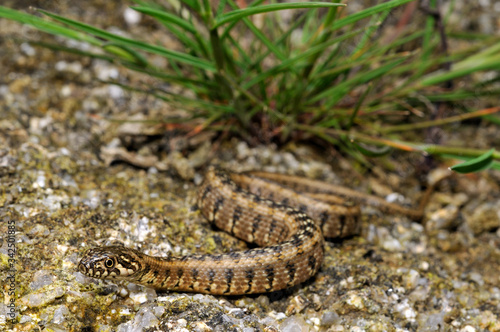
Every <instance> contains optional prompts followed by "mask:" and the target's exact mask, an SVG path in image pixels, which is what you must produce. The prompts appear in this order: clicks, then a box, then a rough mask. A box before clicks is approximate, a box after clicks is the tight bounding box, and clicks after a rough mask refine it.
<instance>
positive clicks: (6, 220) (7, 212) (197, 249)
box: [0, 1, 500, 332]
mask: <svg viewBox="0 0 500 332" xmlns="http://www.w3.org/2000/svg"><path fill="white" fill-rule="evenodd" d="M457 3H459V4H460V3H461V2H457ZM92 4H93V5H92V6H90V5H89V6H88V7H87V8H85V10H83V9H82V8H81V7H78V6H77V5H73V4H72V3H71V2H58V3H57V6H54V8H49V9H52V10H55V11H58V12H60V13H68V15H69V16H71V17H80V19H82V20H84V21H86V22H92V23H93V24H97V25H101V26H105V27H109V26H113V28H114V29H120V30H123V31H125V30H127V31H128V30H129V29H131V30H133V31H134V33H135V34H136V35H137V34H140V33H146V32H148V30H147V26H134V27H127V24H126V23H124V22H125V21H124V19H123V10H124V8H125V7H126V4H125V3H123V4H122V3H119V2H103V3H101V2H99V1H94V2H92ZM4 5H8V4H4ZM10 5H12V6H17V7H18V8H19V7H21V8H25V7H23V6H24V4H22V3H21V2H19V1H16V2H15V3H13V2H11V4H10ZM476 6H477V5H476ZM480 6H489V7H482V8H480V9H481V10H480V11H479V13H478V14H474V15H471V17H470V18H469V19H471V20H472V19H477V20H475V21H473V22H479V23H476V27H478V29H480V30H481V31H488V29H493V31H494V29H495V27H497V28H496V29H498V22H499V21H498V20H497V21H495V17H497V16H498V15H499V14H498V12H499V11H500V8H496V7H498V6H496V4H494V3H486V1H482V2H481V5H480ZM495 8H496V9H495ZM495 10H497V11H496V13H497V16H495V15H494V13H495ZM471 12H473V11H471ZM99 13H101V15H99ZM102 13H110V14H109V15H102ZM474 13H476V11H474ZM459 14H460V12H459ZM488 15H489V16H488ZM110 22H112V24H111V23H110ZM460 22H461V23H460V24H465V23H464V22H462V21H460ZM492 26H493V28H492ZM148 33H149V32H148ZM152 33H153V34H155V35H154V36H152V38H165V37H162V36H161V32H152ZM25 37H30V38H33V37H34V38H37V37H40V38H45V37H44V36H43V35H39V33H38V32H35V31H33V30H31V29H29V28H27V27H22V26H20V25H18V24H16V23H13V22H10V21H7V20H4V19H0V64H1V65H0V77H1V79H0V220H1V221H2V223H1V224H0V236H1V242H0V278H1V280H2V281H3V283H2V293H1V294H0V296H1V299H2V301H1V304H0V326H1V328H0V329H7V330H9V329H10V330H12V331H32V330H43V331H80V330H82V331H142V330H146V331H156V330H159V331H244V332H251V331H288V332H291V331H365V330H366V331H461V332H473V331H500V213H499V211H500V199H499V198H500V172H498V171H488V172H482V173H478V174H474V175H467V176H465V175H457V174H454V175H451V176H450V177H448V178H447V179H445V180H444V181H443V182H442V183H441V184H440V185H439V186H438V187H437V188H436V191H435V193H434V194H433V196H432V200H431V202H430V204H429V205H428V207H427V209H426V213H425V218H424V220H425V223H424V224H422V223H417V222H414V221H411V220H410V219H408V218H406V217H404V216H398V215H388V214H383V213H381V212H379V211H377V210H376V209H373V208H371V207H364V208H363V215H364V217H363V224H362V230H361V234H360V235H359V236H355V237H352V238H349V239H346V240H345V241H339V242H327V244H326V253H325V260H324V262H323V265H322V268H321V270H320V272H319V273H318V274H317V275H316V276H315V277H314V278H312V279H311V280H309V281H308V282H306V283H304V284H302V285H299V286H297V287H294V288H292V289H289V290H286V291H282V292H277V293H271V294H264V295H260V296H241V297H219V296H211V295H200V294H185V293H171V292H164V293H160V292H156V291H154V290H152V289H148V288H144V287H142V286H136V285H133V284H127V283H125V282H123V283H112V282H107V281H104V282H103V281H97V280H94V279H90V278H87V277H85V276H83V275H82V274H81V273H79V272H77V270H76V266H77V263H78V261H79V258H80V257H81V255H82V254H83V252H84V251H85V250H86V249H87V248H90V247H93V246H99V245H106V244H111V243H121V244H123V245H125V246H129V247H134V248H139V249H141V250H143V251H145V252H148V253H149V254H152V255H165V254H166V253H167V252H172V253H173V254H175V255H184V254H189V253H212V252H213V253H215V252H228V251H230V250H239V249H244V248H247V246H246V244H245V243H244V242H242V241H239V240H237V239H234V238H233V237H231V236H230V235H228V234H225V233H223V232H219V231H217V230H216V229H214V228H212V227H211V226H210V225H209V224H208V223H207V222H206V221H205V220H204V219H203V217H202V216H201V215H200V214H199V212H198V211H197V210H196V208H195V203H196V202H195V194H196V185H197V184H199V182H200V181H201V179H202V176H203V170H204V168H205V166H206V165H208V164H210V163H213V164H218V165H221V166H223V167H225V168H227V169H230V170H234V171H244V170H252V169H259V170H260V169H263V170H267V171H273V172H280V173H289V174H296V175H301V176H306V177H311V178H315V179H321V180H323V181H325V182H329V183H336V184H343V185H347V186H349V187H352V188H355V189H357V190H360V191H362V192H370V193H374V194H376V195H378V196H382V197H387V198H389V199H394V200H395V201H397V202H399V203H400V204H405V205H408V206H416V204H417V202H418V200H419V199H420V197H421V194H422V190H423V188H424V186H425V183H426V182H429V181H430V182H432V181H433V179H435V178H436V177H439V176H441V175H443V174H447V173H448V172H449V171H448V169H447V167H448V166H449V165H448V164H444V163H443V162H439V161H437V162H436V163H435V165H436V167H435V169H434V170H432V171H431V172H429V173H428V174H426V175H425V176H422V175H421V174H422V171H421V169H422V165H423V164H424V157H423V156H419V155H408V154H398V153H394V155H392V156H391V157H388V158H386V159H384V161H379V160H376V161H374V165H373V167H372V169H371V170H370V171H369V172H366V171H364V170H361V169H360V168H358V167H356V165H354V166H353V164H352V163H351V162H350V161H349V160H346V159H344V158H343V157H342V156H341V155H339V154H338V153H337V152H336V151H335V150H333V149H332V150H329V151H326V153H325V151H324V150H319V149H317V148H315V147H314V146H311V145H308V144H298V143H291V144H288V145H286V146H284V147H280V148H277V147H276V146H272V145H270V146H257V147H250V146H249V145H248V144H247V143H245V142H242V141H239V140H237V139H227V140H226V141H223V142H219V141H217V144H215V145H213V144H211V143H210V142H211V139H212V138H213V135H212V134H210V133H208V134H203V135H199V136H195V137H193V138H189V139H187V138H185V137H183V136H181V135H179V134H178V133H177V132H176V131H175V130H169V129H165V128H163V127H161V128H160V127H157V126H151V125H148V124H147V123H144V122H143V121H130V120H131V119H132V120H145V119H151V118H155V117H156V118H160V119H161V117H162V116H165V114H172V113H175V112H178V111H179V110H176V109H172V107H169V106H168V105H165V104H164V103H161V102H159V101H158V100H155V99H152V98H151V97H148V96H144V95H141V94H137V93H131V92H128V91H125V90H123V89H121V88H119V87H112V86H108V85H105V84H103V83H100V82H99V81H98V78H99V79H109V78H113V77H126V78H127V79H128V80H130V81H132V82H140V83H143V84H155V82H154V81H153V80H152V79H151V78H148V77H143V76H138V75H133V74H131V73H130V72H128V71H126V70H124V69H123V68H120V67H116V66H114V65H111V64H108V63H105V62H101V61H94V60H89V59H85V58H83V59H82V58H79V57H76V56H73V55H67V54H62V53H55V52H52V51H50V50H47V49H42V48H34V47H32V46H30V45H29V44H27V43H23V42H20V41H19V40H20V39H22V38H25ZM172 47H175V43H173V44H172ZM119 120H128V121H127V122H125V123H123V122H122V121H119ZM458 129H459V130H458ZM442 135H443V140H444V141H446V142H464V141H467V142H473V143H474V145H473V146H475V147H478V148H485V147H494V146H496V147H498V146H500V141H499V136H498V126H495V125H492V124H491V123H479V124H477V123H472V124H462V125H460V127H453V128H451V129H450V130H448V131H446V130H445V131H444V132H443V133H442ZM448 162H449V161H448ZM388 168H391V169H392V171H391V172H388V171H387V169H388ZM13 248H15V249H16V251H15V253H13V252H12V251H9V249H13ZM12 259H14V260H15V264H11V263H12V262H13V261H12ZM12 291H14V293H12ZM11 303H15V308H14V307H12V305H11ZM11 313H13V314H15V319H14V321H12V320H11V318H10V314H11Z"/></svg>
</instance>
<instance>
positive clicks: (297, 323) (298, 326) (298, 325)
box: [280, 316, 311, 332]
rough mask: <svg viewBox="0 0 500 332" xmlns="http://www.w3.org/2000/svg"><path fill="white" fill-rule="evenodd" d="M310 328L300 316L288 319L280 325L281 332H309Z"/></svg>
mask: <svg viewBox="0 0 500 332" xmlns="http://www.w3.org/2000/svg"><path fill="white" fill-rule="evenodd" d="M310 328H311V327H310V326H309V325H308V324H306V322H305V321H304V319H303V318H302V317H300V316H291V317H288V318H286V319H285V320H284V321H283V322H282V323H281V324H280V331H281V332H309V331H310Z"/></svg>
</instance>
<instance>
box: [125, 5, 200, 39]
mask: <svg viewBox="0 0 500 332" xmlns="http://www.w3.org/2000/svg"><path fill="white" fill-rule="evenodd" d="M131 8H132V9H133V10H136V11H138V12H140V13H143V14H146V15H148V16H152V17H154V18H156V19H157V20H159V21H161V22H167V23H173V24H175V25H177V26H179V27H181V28H182V29H184V30H186V31H187V32H190V33H192V34H195V33H196V28H195V26H194V25H193V24H191V22H189V21H186V20H184V19H182V18H180V17H178V16H176V15H173V14H170V13H167V12H165V11H162V10H156V9H153V8H149V7H141V6H138V7H135V6H133V7H131Z"/></svg>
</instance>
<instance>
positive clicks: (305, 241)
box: [78, 167, 419, 295]
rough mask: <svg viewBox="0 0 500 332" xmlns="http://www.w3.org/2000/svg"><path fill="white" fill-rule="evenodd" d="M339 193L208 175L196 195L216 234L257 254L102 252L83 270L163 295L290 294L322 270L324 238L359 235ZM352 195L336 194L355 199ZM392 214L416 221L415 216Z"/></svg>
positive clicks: (261, 178)
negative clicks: (231, 237) (242, 243)
mask: <svg viewBox="0 0 500 332" xmlns="http://www.w3.org/2000/svg"><path fill="white" fill-rule="evenodd" d="M271 180H274V181H276V182H271ZM282 185H287V186H290V187H291V188H293V189H287V188H285V187H283V186H282ZM340 188H343V187H340ZM336 189H337V187H336V186H333V185H327V184H324V183H322V182H318V181H312V180H308V179H303V178H297V177H293V176H286V175H278V174H272V173H264V172H253V173H249V174H237V173H225V172H223V171H221V170H219V169H216V168H214V167H209V169H208V170H207V172H206V175H205V179H204V181H203V183H202V184H201V186H200V188H199V190H198V206H199V208H200V210H201V212H202V214H203V215H204V216H205V217H206V218H207V219H208V220H209V221H210V222H211V223H213V224H215V225H216V226H217V227H218V228H220V229H222V230H224V231H226V232H228V233H229V234H232V235H234V236H235V237H238V238H240V239H242V240H245V241H247V242H249V243H254V244H256V245H257V246H259V248H254V249H249V250H245V251H235V252H230V253H226V254H219V255H208V254H205V255H199V254H195V255H188V256H183V257H173V256H169V257H152V256H148V255H146V254H143V253H141V252H139V251H137V250H134V249H129V248H125V247H121V246H111V247H99V248H93V249H90V250H88V251H87V252H86V253H85V255H84V257H83V258H82V259H81V261H80V263H79V264H78V269H79V271H80V272H82V273H83V274H85V275H87V276H90V277H94V278H99V279H115V280H127V281H130V282H133V283H137V284H141V285H145V286H147V287H152V288H155V289H158V290H173V291H188V292H198V293H210V294H219V295H241V294H252V293H264V292H272V291H277V290H281V289H285V288H288V287H292V286H294V285H297V284H299V283H301V282H303V281H305V280H307V279H309V278H310V277H311V276H313V275H314V274H316V272H317V271H318V269H319V268H320V266H321V263H322V262H323V251H324V250H323V242H324V239H323V236H325V237H329V238H341V237H345V236H349V235H352V234H355V233H357V232H358V229H359V215H360V210H359V207H358V206H349V205H348V204H344V203H342V202H341V201H340V202H337V201H338V199H337V198H329V197H331V194H332V192H333V191H336ZM343 189H345V188H343ZM346 190H348V192H347V193H343V192H340V193H336V194H339V195H340V196H345V197H350V196H351V194H352V193H351V192H350V191H349V189H346ZM302 191H304V193H303V192H302ZM341 191H342V190H341ZM305 192H313V194H311V195H310V196H308V194H307V193H305ZM365 196H367V197H373V196H369V195H365ZM363 197H364V196H363ZM324 200H326V202H325V201H324ZM358 200H360V199H358ZM361 200H363V198H361ZM366 200H367V199H364V201H366ZM278 202H279V203H278ZM332 202H336V203H335V204H333V203H332ZM339 203H340V204H339ZM368 203H370V202H368ZM375 205H381V207H382V208H384V207H386V208H387V209H390V206H391V205H392V204H389V203H386V202H383V200H382V201H376V203H375ZM292 207H293V208H292ZM393 208H394V209H395V210H397V211H396V212H400V213H405V212H407V213H408V214H409V215H410V216H413V217H416V218H418V214H419V212H418V211H416V210H410V209H405V208H403V207H401V206H396V207H393ZM398 209H399V210H398ZM401 210H403V211H401Z"/></svg>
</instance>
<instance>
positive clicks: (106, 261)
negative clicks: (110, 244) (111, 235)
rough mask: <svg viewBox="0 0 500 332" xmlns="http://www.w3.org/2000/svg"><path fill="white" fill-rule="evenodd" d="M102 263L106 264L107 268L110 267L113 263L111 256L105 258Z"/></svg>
mask: <svg viewBox="0 0 500 332" xmlns="http://www.w3.org/2000/svg"><path fill="white" fill-rule="evenodd" d="M104 265H106V267H107V268H111V267H113V266H114V265H115V261H114V260H112V259H111V258H107V259H106V260H105V261H104Z"/></svg>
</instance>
